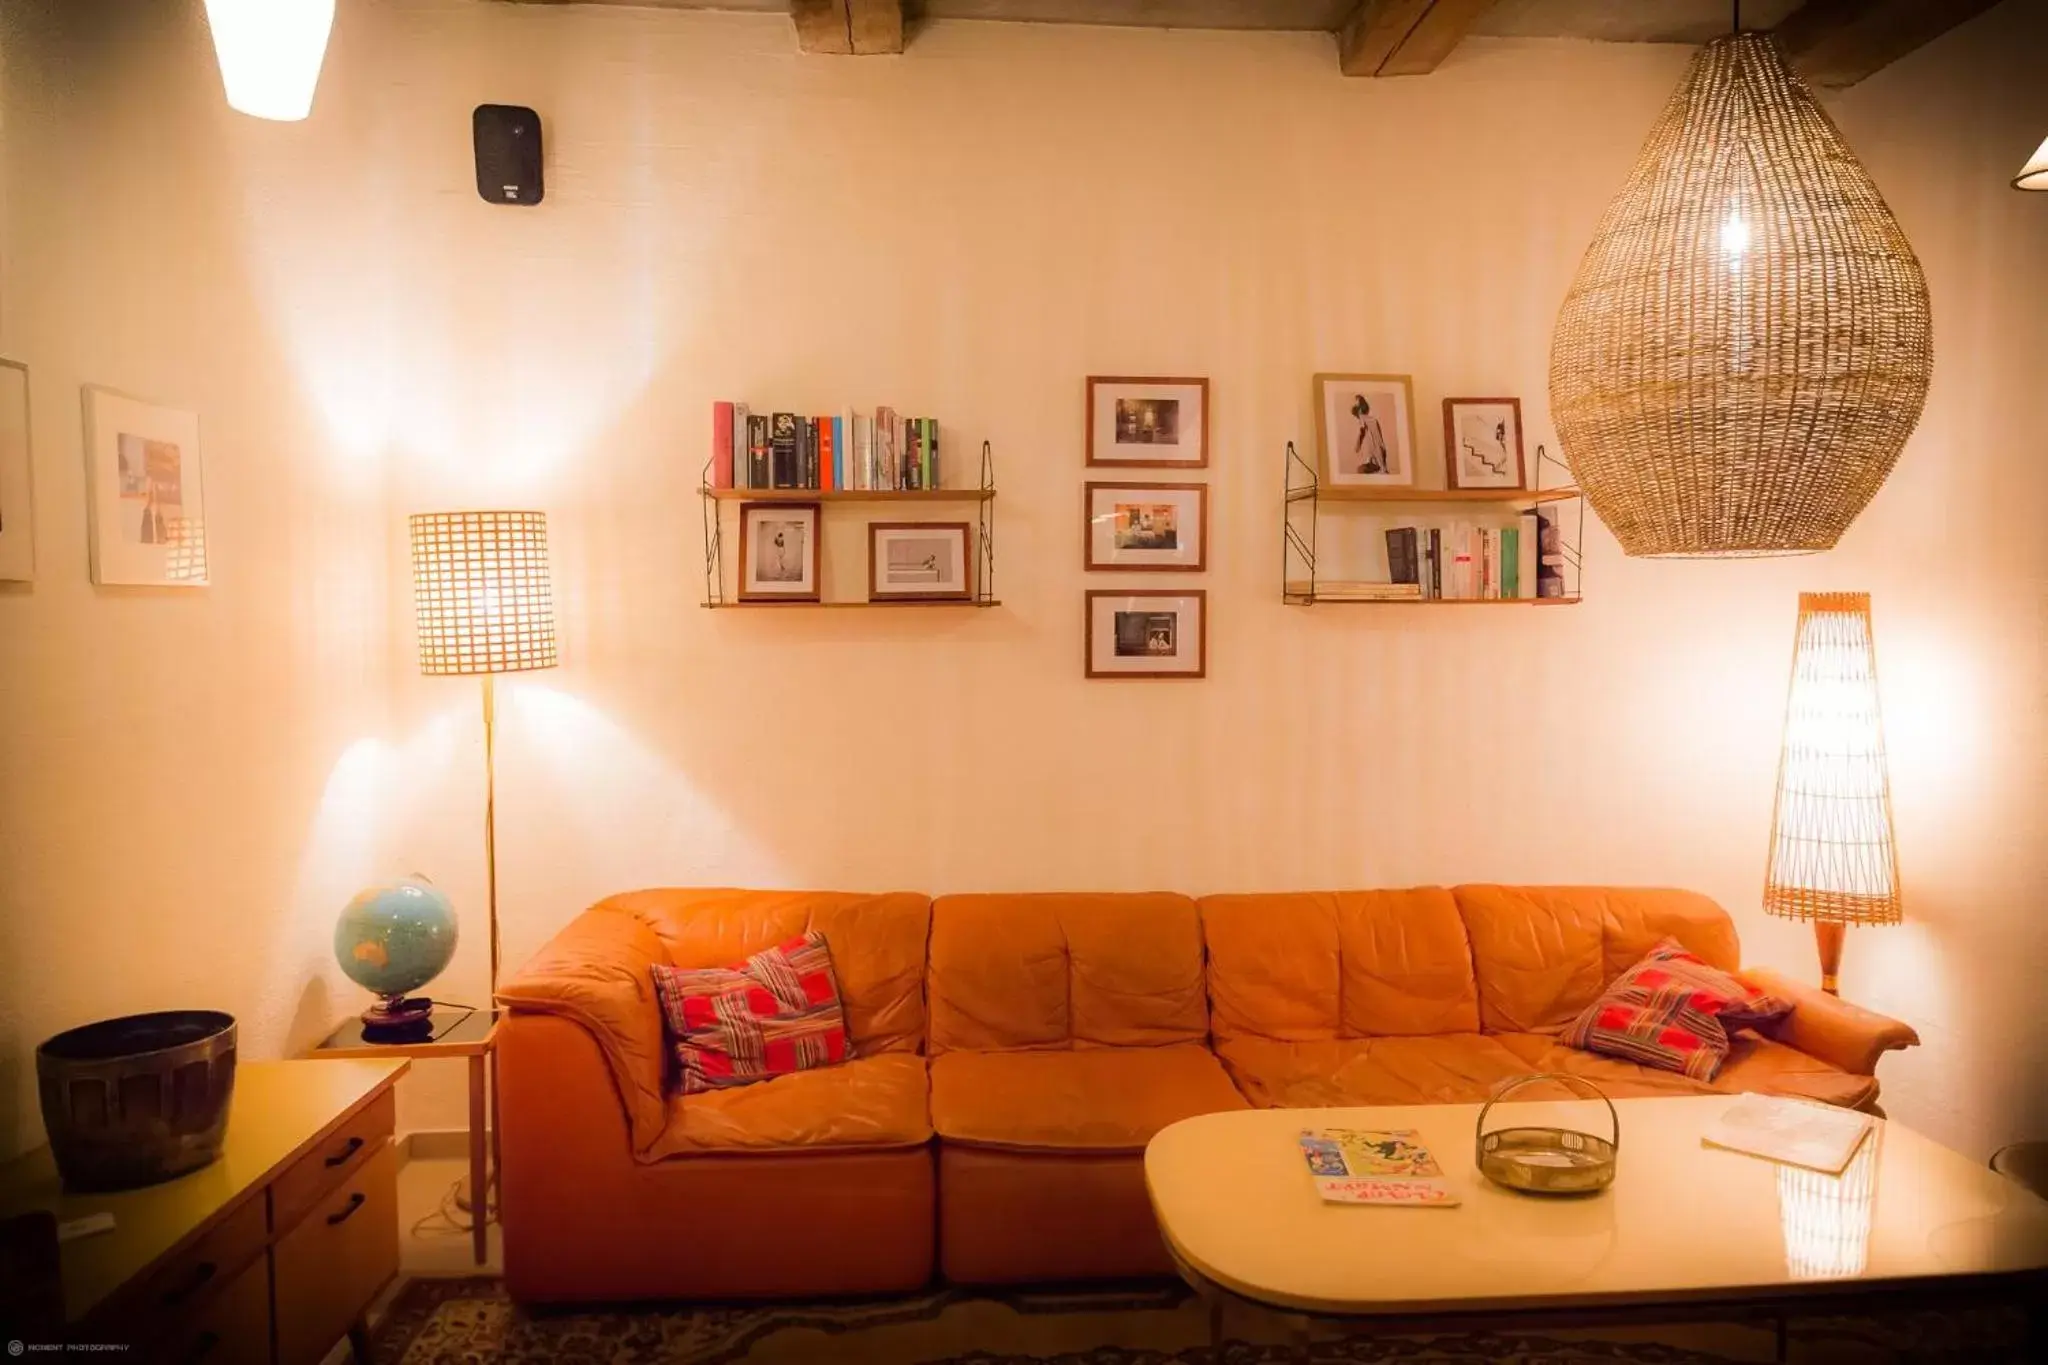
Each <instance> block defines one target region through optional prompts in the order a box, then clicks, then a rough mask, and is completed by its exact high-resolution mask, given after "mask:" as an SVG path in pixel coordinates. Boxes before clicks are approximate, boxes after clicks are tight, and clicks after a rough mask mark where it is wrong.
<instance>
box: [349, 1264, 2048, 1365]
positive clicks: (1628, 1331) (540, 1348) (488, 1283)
mask: <svg viewBox="0 0 2048 1365" xmlns="http://www.w3.org/2000/svg"><path fill="white" fill-rule="evenodd" d="M1224 1330H1225V1334H1226V1337H1227V1338H1228V1339H1227V1341H1226V1342H1225V1344H1224V1346H1223V1347H1222V1348H1221V1350H1220V1351H1219V1350H1215V1349H1212V1348H1211V1347H1210V1345H1209V1317H1208V1310H1207V1308H1206V1307H1205V1306H1204V1304H1203V1303H1202V1302H1201V1301H1200V1300H1198V1299H1197V1298H1195V1296H1194V1295H1193V1294H1192V1293H1190V1292H1189V1291H1188V1290H1186V1289H1184V1288H1182V1287H1180V1286H1178V1285H1161V1286H1157V1287H1141V1288H1135V1289H1128V1288H1127V1289H1120V1290H1109V1291H1087V1292H1079V1291H1076V1292H1068V1293H1058V1292H1038V1291H1032V1292H1015V1293H991V1292H985V1291H970V1290H960V1289H945V1290H937V1291H934V1292H931V1293H927V1294H919V1295H908V1296H904V1297H900V1298H891V1299H869V1300H850V1301H841V1302H829V1303H810V1304H788V1303H775V1304H743V1305H697V1306H687V1307H685V1306H674V1307H655V1308H644V1307H642V1308H632V1309H627V1308H600V1309H590V1310H574V1311H529V1310H527V1309H523V1308H520V1307H519V1306H518V1305H516V1304H514V1303H513V1302H512V1301H511V1300H510V1299H509V1298H508V1297H506V1294H505V1288H504V1284H503V1283H502V1282H501V1281H499V1280H497V1279H451V1280H412V1281H409V1282H408V1283H406V1284H405V1285H403V1286H402V1287H401V1288H400V1290H399V1291H398V1294H397V1296H396V1297H395V1298H394V1299H393V1300H392V1303H391V1307H390V1310H389V1311H388V1312H387V1313H386V1315H385V1316H384V1318H383V1319H382V1321H381V1322H380V1323H379V1324H378V1325H377V1327H376V1329H375V1331H374V1332H373V1335H372V1345H373V1349H372V1352H371V1356H372V1361H373V1365H484V1362H492V1363H493V1365H495V1363H496V1362H503V1363H504V1365H539V1363H540V1362H548V1365H555V1363H556V1362H562V1363H563V1365H739V1362H746V1365H809V1363H810V1362H846V1365H1295V1362H1298V1361H1299V1360H1300V1359H1301V1357H1299V1356H1298V1355H1296V1354H1295V1347H1294V1346H1293V1345H1292V1344H1291V1343H1290V1341H1289V1339H1288V1336H1287V1329H1286V1325H1285V1324H1284V1323H1283V1322H1281V1321H1279V1320H1277V1319H1273V1318H1269V1317H1267V1316H1266V1315H1264V1314H1259V1313H1254V1312H1250V1311H1246V1312H1242V1313H1238V1312H1233V1313H1232V1315H1231V1316H1229V1317H1227V1318H1226V1319H1225V1322H1224ZM2025 1330H2026V1322H2025V1316H2024V1314H2023V1313H2022V1312H2020V1311H2018V1310H2013V1311H2010V1312H2000V1311H1995V1310H1992V1311H1972V1312H1969V1313H1964V1314H1959V1315H1944V1314H1928V1313H1921V1314H1911V1315H1906V1314H1894V1315H1890V1316H1876V1315H1874V1316H1871V1317H1867V1318H1865V1317H1858V1318H1825V1319H1819V1318H1816V1319H1797V1318H1795V1319H1793V1320H1792V1323H1791V1326H1790V1332H1789V1335H1788V1346H1789V1349H1788V1353H1787V1356H1786V1359H1787V1360H1788V1361H1789V1362H1792V1365H1863V1363H1864V1362H1871V1363H1872V1365H1875V1363H1876V1362H1900V1363H1901V1365H1922V1363H1923V1362H1925V1363H1927V1365H1932V1363H1933V1362H1950V1361H1953V1362H1971V1365H1976V1362H1988V1363H1993V1365H1995V1363H1996V1362H2002V1361H2022V1360H2026V1359H2028V1357H2027V1356H2026V1354H2025V1353H2024V1350H2023V1338H2024V1334H2025ZM1307 1359H1308V1360H1310V1361H1312V1362H1314V1365H1358V1363H1359V1362H1398V1363H1399V1365H1479V1363H1480V1362H1496V1361H1505V1362H1511V1363H1512V1365H1614V1363H1615V1362H1629V1363H1630V1365H1738V1363H1741V1365H1747V1362H1762V1361H1774V1360H1776V1359H1778V1355H1777V1335H1776V1332H1775V1330H1774V1329H1773V1328H1771V1327H1769V1326H1760V1325H1747V1324H1737V1323H1701V1324H1684V1323H1677V1324H1672V1325H1656V1326H1644V1327H1627V1328H1611V1329H1604V1330H1599V1331H1583V1332H1581V1331H1553V1332H1547V1333H1541V1334H1537V1333H1523V1332H1512V1331H1494V1330H1487V1329H1477V1330H1472V1331H1458V1332H1432V1333H1411V1334H1403V1335H1386V1334H1377V1333H1375V1334H1365V1333H1353V1334H1347V1335H1337V1334H1335V1333H1334V1332H1322V1331H1320V1330H1319V1331H1318V1332H1317V1333H1316V1335H1315V1336H1314V1338H1313V1339H1312V1340H1311V1341H1310V1342H1309V1345H1308V1356H1307Z"/></svg>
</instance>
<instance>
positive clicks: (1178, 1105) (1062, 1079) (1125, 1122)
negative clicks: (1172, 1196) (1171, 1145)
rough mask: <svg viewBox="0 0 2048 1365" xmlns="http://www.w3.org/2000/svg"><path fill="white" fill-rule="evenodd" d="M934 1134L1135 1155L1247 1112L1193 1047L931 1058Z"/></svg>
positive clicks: (1208, 1055) (1211, 1060)
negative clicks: (1178, 1127)
mask: <svg viewBox="0 0 2048 1365" xmlns="http://www.w3.org/2000/svg"><path fill="white" fill-rule="evenodd" d="M931 1069H932V1127H933V1128H935V1129H937V1130H938V1133H939V1136H940V1137H942V1138H944V1139H945V1140H946V1141H947V1142H951V1143H962V1144H971V1145H973V1146H978V1147H1009V1148H1014V1149H1017V1150H1022V1151H1041V1152H1140V1153H1141V1152H1143V1151H1144V1150H1145V1144H1146V1143H1148V1142H1150V1141H1151V1140H1152V1135H1153V1134H1154V1133H1156V1132H1158V1131H1159V1130H1160V1129H1161V1128H1164V1127H1165V1126H1166V1125H1167V1124H1169V1123H1178V1122H1179V1121H1180V1120H1182V1119H1184V1118H1189V1117H1191V1116H1193V1115H1195V1114H1213V1113H1217V1112H1219V1111H1221V1110H1226V1109H1243V1108H1246V1107H1247V1106H1246V1104H1245V1101H1244V1097H1243V1096H1242V1095H1240V1094H1238V1093H1237V1090H1236V1089H1235V1088H1234V1087H1233V1086H1232V1085H1231V1084H1230V1078H1229V1077H1228V1076H1226V1075H1225V1074H1224V1072H1223V1068H1222V1067H1220V1066H1218V1065H1217V1064H1216V1056H1215V1054H1214V1053H1212V1052H1210V1051H1209V1049H1208V1048H1206V1047H1203V1046H1202V1045H1201V1044H1199V1043H1180V1044H1177V1045H1175V1046H1172V1047H1131V1048H1100V1047H1098V1048H1077V1049H1074V1050H1072V1051H1068V1052H1037V1051H1032V1052H948V1053H944V1054H942V1055H940V1056H937V1057H934V1058H932V1062H931Z"/></svg>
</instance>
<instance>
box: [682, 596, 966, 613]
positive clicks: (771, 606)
mask: <svg viewBox="0 0 2048 1365" xmlns="http://www.w3.org/2000/svg"><path fill="white" fill-rule="evenodd" d="M703 605H704V606H705V607H706V608H709V609H711V610H714V611H724V610H725V609H727V608H728V607H766V608H767V609H768V610H770V611H789V610H791V609H792V608H795V607H835V608H836V607H891V608H912V607H917V608H923V609H925V610H927V611H929V610H930V609H932V608H934V607H975V608H982V607H1000V606H1001V605H1003V599H1002V598H1000V597H998V598H994V599H992V600H990V601H987V602H981V601H973V602H706V603H704V604H703Z"/></svg>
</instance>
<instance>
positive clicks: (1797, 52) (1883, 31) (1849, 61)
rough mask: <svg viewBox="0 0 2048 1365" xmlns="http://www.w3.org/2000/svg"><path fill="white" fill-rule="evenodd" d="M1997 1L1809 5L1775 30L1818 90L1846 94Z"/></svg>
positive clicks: (1838, 0) (1842, 0) (1863, 0)
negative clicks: (1844, 92) (1839, 91)
mask: <svg viewBox="0 0 2048 1365" xmlns="http://www.w3.org/2000/svg"><path fill="white" fill-rule="evenodd" d="M1995 3H1997V0H1806V3H1805V4H1803V5H1801V6H1800V7H1799V8H1798V9H1796V10H1793V11H1792V13H1790V14H1788V15H1786V16H1785V19H1784V21H1783V22H1782V23H1780V24H1779V25H1778V27H1777V28H1776V29H1775V30H1774V32H1776V34H1777V37H1778V44H1779V46H1781V47H1783V48H1784V50H1785V56H1786V58H1787V59H1788V60H1789V61H1790V62H1791V63H1792V69H1793V70H1794V71H1797V72H1798V73H1799V74H1800V75H1801V76H1803V77H1805V78H1806V83H1807V84H1808V85H1810V86H1812V87H1813V88H1814V89H1816V90H1846V89H1848V88H1849V87H1850V86H1852V85H1854V84H1856V82H1858V81H1860V80H1862V79H1863V78H1864V77H1865V76H1868V75H1870V74H1871V73H1872V72H1875V71H1880V70H1883V69H1884V68H1885V67H1887V66H1890V65H1891V64H1892V63H1893V62H1895V61H1897V60H1898V59H1899V58H1901V57H1903V56H1905V55H1906V54H1907V53H1909V52H1912V51H1914V50H1915V49H1917V48H1921V47H1924V46H1926V45H1927V44H1928V43H1931V42H1933V41H1934V40H1935V39H1936V38H1939V37H1940V36H1941V35H1942V34H1944V33H1946V32H1948V31H1949V30H1950V29H1952V28H1954V27H1955V26H1956V25H1957V24H1960V23H1962V22H1963V21H1964V20H1966V19H1972V18H1975V17H1976V16H1977V15H1978V14H1981V13H1982V12H1983V11H1985V10H1987V9H1989V8H1991V6H1992V5H1993V4H1995Z"/></svg>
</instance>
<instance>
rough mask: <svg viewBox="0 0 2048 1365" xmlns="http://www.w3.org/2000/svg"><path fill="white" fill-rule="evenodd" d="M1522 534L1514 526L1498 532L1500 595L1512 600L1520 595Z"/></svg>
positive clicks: (1503, 528)
mask: <svg viewBox="0 0 2048 1365" xmlns="http://www.w3.org/2000/svg"><path fill="white" fill-rule="evenodd" d="M1521 539H1522V532H1521V530H1520V528H1518V527H1514V526H1503V527H1502V528H1501V531H1500V595H1501V596H1502V597H1508V598H1514V597H1520V596H1521V595H1522V551H1521Z"/></svg>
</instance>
